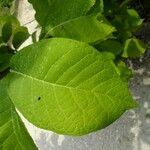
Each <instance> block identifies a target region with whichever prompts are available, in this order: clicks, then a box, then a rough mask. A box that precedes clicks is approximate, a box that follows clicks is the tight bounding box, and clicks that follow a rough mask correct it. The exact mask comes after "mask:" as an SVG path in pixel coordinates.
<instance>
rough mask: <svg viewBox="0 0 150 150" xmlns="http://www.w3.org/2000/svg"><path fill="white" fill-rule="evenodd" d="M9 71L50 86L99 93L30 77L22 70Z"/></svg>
mask: <svg viewBox="0 0 150 150" xmlns="http://www.w3.org/2000/svg"><path fill="white" fill-rule="evenodd" d="M10 72H11V73H15V74H18V75H21V76H23V77H26V78H30V79H32V80H35V81H38V82H44V83H45V84H50V85H52V86H55V87H62V88H67V89H70V90H80V91H83V92H90V93H92V94H94V93H95V94H96V93H97V94H100V92H96V91H92V90H84V89H81V88H76V87H71V86H65V85H61V84H55V83H51V82H48V81H45V80H41V79H38V78H35V77H32V76H30V75H27V74H24V73H22V72H18V71H15V70H13V69H11V70H10ZM95 94H94V95H95ZM101 94H102V93H101Z"/></svg>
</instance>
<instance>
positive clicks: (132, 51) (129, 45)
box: [122, 38, 146, 58]
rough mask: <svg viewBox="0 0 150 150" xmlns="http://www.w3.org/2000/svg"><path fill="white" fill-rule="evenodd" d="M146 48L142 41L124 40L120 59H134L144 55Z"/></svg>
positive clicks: (134, 39)
mask: <svg viewBox="0 0 150 150" xmlns="http://www.w3.org/2000/svg"><path fill="white" fill-rule="evenodd" d="M145 50H146V47H145V45H144V43H143V42H142V41H140V40H139V39H136V38H131V39H128V40H126V42H125V45H124V52H123V54H122V57H125V58H127V57H131V58H136V57H140V56H141V55H142V54H144V52H145Z"/></svg>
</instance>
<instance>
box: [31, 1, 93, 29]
mask: <svg viewBox="0 0 150 150" xmlns="http://www.w3.org/2000/svg"><path fill="white" fill-rule="evenodd" d="M28 1H29V2H30V3H31V4H32V5H33V7H34V9H35V10H36V19H37V21H38V22H39V24H40V25H41V26H43V27H46V26H48V28H49V29H48V30H50V29H51V28H52V27H54V26H57V25H59V24H62V23H64V22H66V21H69V20H71V19H74V18H77V17H80V16H83V15H85V14H86V13H87V12H88V11H89V10H90V8H91V7H92V6H93V5H94V4H95V0H86V1H83V0H28Z"/></svg>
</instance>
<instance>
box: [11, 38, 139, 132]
mask: <svg viewBox="0 0 150 150" xmlns="http://www.w3.org/2000/svg"><path fill="white" fill-rule="evenodd" d="M58 43H59V44H58ZM8 79H9V80H10V84H9V89H8V90H9V95H10V98H11V99H12V101H13V102H14V104H15V106H16V107H17V109H18V110H19V111H20V112H21V113H22V114H23V115H24V116H25V117H26V118H27V119H28V120H29V121H30V122H31V123H33V124H34V125H36V126H38V127H41V128H44V129H48V130H52V131H54V132H57V133H60V134H67V135H83V134H87V133H90V132H92V131H96V130H99V129H102V128H104V127H106V126H108V125H109V124H110V123H112V122H113V121H114V120H116V119H117V118H118V117H119V116H120V115H121V114H122V113H123V112H125V111H126V110H127V109H130V108H133V107H135V106H136V102H135V101H133V100H132V97H131V95H130V93H129V91H128V87H127V84H126V83H124V82H122V81H121V79H120V77H119V75H118V73H117V71H116V67H115V66H114V64H113V62H112V61H111V59H110V58H108V57H107V55H104V54H103V53H99V52H98V51H97V50H96V49H94V48H93V47H91V46H89V45H87V44H85V43H82V42H77V41H75V40H70V39H63V38H53V39H51V40H43V41H41V42H38V43H36V44H33V45H31V46H28V47H26V48H24V49H23V50H22V51H20V52H19V53H17V54H16V55H15V56H14V57H13V58H12V61H11V73H10V74H9V75H8Z"/></svg>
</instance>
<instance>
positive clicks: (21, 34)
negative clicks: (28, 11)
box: [12, 27, 29, 49]
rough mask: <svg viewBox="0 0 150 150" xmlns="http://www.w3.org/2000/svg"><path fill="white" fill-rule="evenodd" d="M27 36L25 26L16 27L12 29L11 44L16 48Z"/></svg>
mask: <svg viewBox="0 0 150 150" xmlns="http://www.w3.org/2000/svg"><path fill="white" fill-rule="evenodd" d="M28 37H29V33H28V30H27V28H26V27H18V28H16V29H15V31H14V35H13V40H12V44H13V46H14V47H15V48H16V49H17V48H19V46H20V45H21V44H22V43H23V42H24V41H25V40H26V39H27V38H28Z"/></svg>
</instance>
